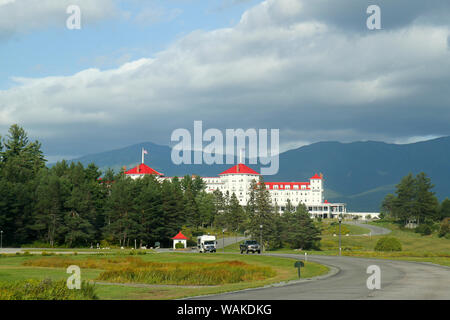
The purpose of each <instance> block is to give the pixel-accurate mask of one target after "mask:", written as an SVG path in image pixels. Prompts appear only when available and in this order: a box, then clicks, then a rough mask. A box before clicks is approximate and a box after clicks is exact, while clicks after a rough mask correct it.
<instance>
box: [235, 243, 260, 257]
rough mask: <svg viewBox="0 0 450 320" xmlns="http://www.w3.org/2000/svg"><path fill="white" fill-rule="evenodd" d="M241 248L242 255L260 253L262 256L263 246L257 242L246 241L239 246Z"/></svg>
mask: <svg viewBox="0 0 450 320" xmlns="http://www.w3.org/2000/svg"><path fill="white" fill-rule="evenodd" d="M239 248H240V250H241V254H243V253H244V252H245V253H247V254H248V253H249V252H252V253H255V252H258V253H259V254H261V246H260V245H259V243H258V242H257V241H256V240H245V241H244V242H243V243H241V244H240V245H239Z"/></svg>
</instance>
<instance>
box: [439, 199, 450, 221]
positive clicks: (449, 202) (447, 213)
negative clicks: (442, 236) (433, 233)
mask: <svg viewBox="0 0 450 320" xmlns="http://www.w3.org/2000/svg"><path fill="white" fill-rule="evenodd" d="M445 218H450V199H449V198H445V199H444V200H443V201H442V203H441V205H440V207H439V219H440V220H444V219H445Z"/></svg>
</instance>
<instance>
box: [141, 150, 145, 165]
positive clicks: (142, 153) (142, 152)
mask: <svg viewBox="0 0 450 320" xmlns="http://www.w3.org/2000/svg"><path fill="white" fill-rule="evenodd" d="M141 156H142V162H141V163H142V164H144V148H142V149H141Z"/></svg>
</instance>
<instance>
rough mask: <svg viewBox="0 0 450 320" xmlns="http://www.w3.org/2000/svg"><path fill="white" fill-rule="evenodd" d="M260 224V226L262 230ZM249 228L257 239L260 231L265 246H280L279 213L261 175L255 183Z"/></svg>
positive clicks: (272, 247)
mask: <svg viewBox="0 0 450 320" xmlns="http://www.w3.org/2000/svg"><path fill="white" fill-rule="evenodd" d="M260 226H262V230H261V229H260ZM249 229H250V233H251V235H252V237H253V238H254V239H258V238H259V236H260V232H262V238H263V245H264V247H265V248H268V249H274V248H278V247H280V246H281V237H280V215H279V214H278V212H276V211H275V208H274V207H273V205H272V203H271V198H270V194H269V191H268V190H267V189H266V186H265V184H264V180H263V178H262V177H260V179H259V183H258V184H256V190H255V212H254V214H253V217H251V218H250V225H249Z"/></svg>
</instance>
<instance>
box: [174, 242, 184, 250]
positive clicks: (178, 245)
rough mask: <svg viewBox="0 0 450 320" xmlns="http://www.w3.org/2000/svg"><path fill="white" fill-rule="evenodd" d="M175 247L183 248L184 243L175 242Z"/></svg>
mask: <svg viewBox="0 0 450 320" xmlns="http://www.w3.org/2000/svg"><path fill="white" fill-rule="evenodd" d="M175 249H184V244H182V243H181V242H178V243H176V244H175Z"/></svg>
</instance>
